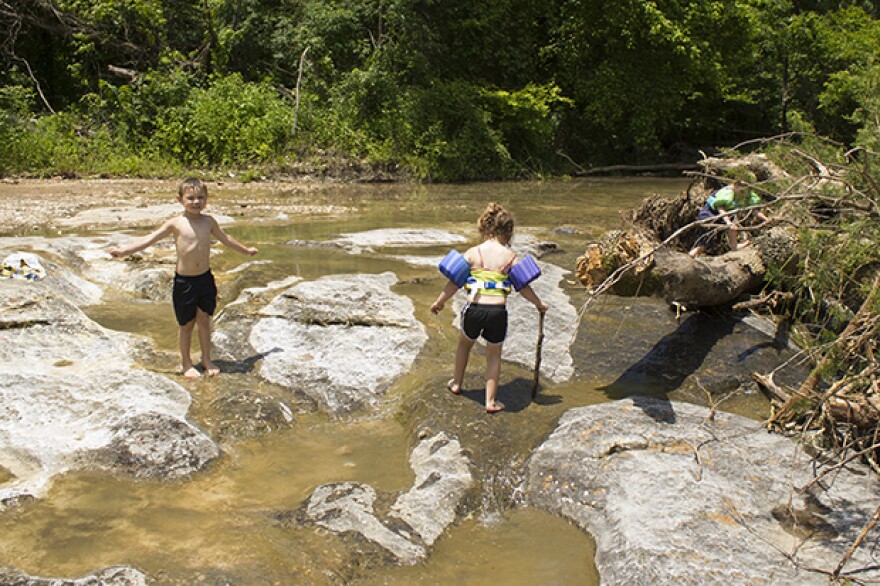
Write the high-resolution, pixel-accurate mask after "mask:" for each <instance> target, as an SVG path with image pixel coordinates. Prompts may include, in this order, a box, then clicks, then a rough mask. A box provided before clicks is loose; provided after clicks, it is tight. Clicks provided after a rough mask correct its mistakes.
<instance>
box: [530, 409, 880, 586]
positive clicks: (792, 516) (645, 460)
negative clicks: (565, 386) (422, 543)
mask: <svg viewBox="0 0 880 586" xmlns="http://www.w3.org/2000/svg"><path fill="white" fill-rule="evenodd" d="M812 478H813V475H812V474H811V459H810V458H809V457H808V456H807V455H805V454H803V453H801V451H800V450H799V449H798V448H797V446H796V445H795V444H794V443H793V442H792V441H791V440H789V439H788V438H785V437H783V436H779V435H774V434H770V433H768V432H767V431H766V430H765V429H764V428H763V426H762V425H761V424H760V423H759V422H756V421H752V420H749V419H745V418H743V417H739V416H736V415H731V414H727V413H716V414H714V416H711V417H710V413H709V410H708V409H705V408H702V407H697V406H694V405H690V404H687V403H670V402H668V401H663V400H660V399H654V398H650V397H634V398H632V399H627V400H622V401H618V402H615V403H607V404H601V405H593V406H589V407H581V408H576V409H572V410H570V411H568V412H567V413H566V414H565V415H564V416H563V417H562V419H561V420H560V421H559V425H558V426H557V428H556V430H555V431H554V432H553V433H552V435H551V436H550V437H549V438H548V439H547V441H546V442H544V444H543V445H541V447H540V448H538V449H537V450H536V451H535V452H534V454H533V455H532V456H531V458H530V460H529V463H528V474H527V479H526V484H525V492H526V498H527V499H528V501H529V502H530V503H531V504H533V505H534V506H537V507H540V508H543V509H546V510H548V511H550V512H553V513H556V514H558V515H561V516H564V517H566V518H568V519H570V520H572V521H573V522H575V523H576V524H577V525H578V526H579V527H581V528H582V529H584V530H586V531H589V532H590V533H591V534H592V535H593V536H594V538H595V540H596V548H597V549H596V565H597V568H598V570H599V572H600V574H601V577H602V581H603V582H607V583H609V584H649V583H676V584H719V585H721V584H723V585H727V584H774V585H776V584H791V585H793V586H794V585H798V586H802V585H805V584H817V585H818V584H827V583H828V577H827V576H826V575H824V574H821V573H818V572H810V571H808V570H807V568H811V567H812V568H822V569H826V570H831V569H833V568H834V567H835V566H836V565H837V563H838V562H839V561H840V559H841V558H842V557H843V555H844V554H845V553H846V551H847V549H848V548H849V546H850V544H851V543H852V542H853V540H854V539H855V537H856V535H858V533H859V531H860V530H861V529H862V527H863V526H864V525H865V523H866V522H867V521H868V519H870V518H871V515H872V514H873V512H874V511H875V509H876V508H877V506H878V504H880V487H878V482H877V480H876V478H874V476H873V474H871V473H870V472H868V471H864V470H860V469H858V468H857V467H852V468H846V469H843V470H841V471H840V472H839V473H836V474H834V475H833V478H832V477H829V478H827V481H826V482H823V483H821V484H820V485H817V486H816V487H814V488H812V489H810V490H807V491H805V492H799V491H798V489H799V488H800V487H804V486H806V485H807V484H808V483H809V482H810V480H811V479H812ZM826 489H827V490H826ZM877 537H878V530H877V529H875V530H874V532H873V533H872V535H871V536H869V540H871V541H873V540H876V538H877ZM794 562H796V563H794ZM865 566H872V568H873V569H868V570H866V571H865V572H863V573H860V574H858V577H859V578H860V579H870V580H876V579H877V578H880V570H877V569H876V566H875V565H874V564H873V562H872V560H871V559H870V552H864V551H861V550H859V551H857V552H856V554H855V555H854V557H853V559H852V560H851V561H850V563H849V564H848V565H847V566H846V569H845V571H846V570H852V569H855V568H864V567H865ZM844 573H845V572H844Z"/></svg>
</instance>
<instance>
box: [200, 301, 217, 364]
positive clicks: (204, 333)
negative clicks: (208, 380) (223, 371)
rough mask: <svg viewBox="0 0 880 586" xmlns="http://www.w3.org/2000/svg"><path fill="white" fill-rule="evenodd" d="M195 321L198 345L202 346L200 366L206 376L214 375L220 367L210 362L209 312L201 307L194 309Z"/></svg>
mask: <svg viewBox="0 0 880 586" xmlns="http://www.w3.org/2000/svg"><path fill="white" fill-rule="evenodd" d="M196 322H198V324H199V345H200V346H201V348H202V366H204V367H205V373H206V374H207V375H208V376H214V375H215V374H218V373H219V372H220V369H219V368H217V367H216V366H214V363H213V362H211V314H209V313H205V312H204V311H202V310H201V309H198V310H197V311H196Z"/></svg>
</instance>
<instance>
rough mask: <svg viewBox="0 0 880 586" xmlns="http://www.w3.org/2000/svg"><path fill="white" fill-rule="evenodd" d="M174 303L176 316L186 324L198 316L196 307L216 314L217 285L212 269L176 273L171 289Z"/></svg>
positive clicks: (182, 323)
mask: <svg viewBox="0 0 880 586" xmlns="http://www.w3.org/2000/svg"><path fill="white" fill-rule="evenodd" d="M171 300H172V301H173V303H174V316H175V317H176V318H177V323H178V324H180V325H182V326H183V325H186V324H188V323H189V322H191V321H192V320H194V319H195V318H196V309H197V308H198V309H201V310H202V311H204V312H205V313H207V314H208V315H214V310H215V309H217V285H216V283H214V275H212V274H211V271H210V270H209V271H207V272H205V273H202V274H201V275H196V276H195V277H190V276H185V275H177V274H175V275H174V288H173V289H172V290H171Z"/></svg>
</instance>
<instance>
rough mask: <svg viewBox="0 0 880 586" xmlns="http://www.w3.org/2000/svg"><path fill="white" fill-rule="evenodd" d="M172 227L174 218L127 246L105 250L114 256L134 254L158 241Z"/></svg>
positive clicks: (171, 229)
mask: <svg viewBox="0 0 880 586" xmlns="http://www.w3.org/2000/svg"><path fill="white" fill-rule="evenodd" d="M173 229H174V219H171V220H168V221H166V222H165V223H164V224H162V225H161V226H159V227H158V228H157V229H156V230H154V231H153V232H151V233H149V234H147V235H146V236H144V237H143V238H139V239H137V240H135V241H134V242H132V243H131V244H129V245H128V246H123V247H122V248H119V247H116V246H111V247H110V248H109V249H107V252H109V253H110V255H111V256H113V257H114V258H119V257H122V256H128V255H129V254H134V253H135V252H140V251H141V250H143V249H145V248H147V247H148V246H152V245H153V244H155V243H157V242H158V241H160V240H162V239H163V238H165V237H166V236H168V235H169V234H171V232H172V231H173Z"/></svg>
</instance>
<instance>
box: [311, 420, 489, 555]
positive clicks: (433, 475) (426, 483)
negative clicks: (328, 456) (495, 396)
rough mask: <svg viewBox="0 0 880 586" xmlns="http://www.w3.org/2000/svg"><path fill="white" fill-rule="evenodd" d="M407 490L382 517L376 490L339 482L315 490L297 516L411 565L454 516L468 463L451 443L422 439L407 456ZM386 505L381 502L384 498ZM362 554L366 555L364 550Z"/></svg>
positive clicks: (469, 480) (467, 479)
mask: <svg viewBox="0 0 880 586" xmlns="http://www.w3.org/2000/svg"><path fill="white" fill-rule="evenodd" d="M410 466H411V467H412V469H413V471H414V472H415V482H414V484H413V486H412V487H411V488H410V489H409V490H408V491H407V492H406V493H404V494H402V495H400V496H399V497H398V498H397V499H396V500H394V502H393V503H392V504H391V506H390V510H389V511H388V512H387V513H385V514H382V513H380V512H378V511H377V510H376V508H377V507H376V503H377V500H378V498H377V493H376V490H375V489H374V488H373V487H371V486H369V485H365V484H361V483H354V482H340V483H335V484H325V485H321V486H319V487H318V488H317V489H315V491H314V492H313V493H312V495H311V496H310V497H309V499H308V500H307V502H306V504H305V505H304V507H303V510H302V511H301V513H300V518H301V520H302V521H303V522H305V523H308V524H313V525H316V526H318V527H322V528H324V529H327V530H329V531H331V532H332V533H336V534H340V535H345V536H348V537H351V536H355V539H354V541H355V542H366V543H367V544H369V545H371V546H373V547H374V546H378V547H380V548H382V549H383V550H385V551H386V552H387V553H390V554H391V555H392V556H393V559H394V562H395V563H398V564H403V565H410V564H415V563H417V562H419V561H422V560H424V559H425V557H426V556H427V555H428V549H429V548H430V546H431V545H433V544H434V542H435V541H436V540H437V538H438V537H440V535H442V534H443V531H444V530H445V529H446V528H447V527H448V526H449V525H451V524H452V523H453V522H454V521H455V520H456V517H457V511H458V508H459V506H460V504H461V502H462V500H463V499H464V497H465V494H466V492H467V491H468V489H469V488H470V487H471V486H472V484H473V477H472V475H471V472H470V470H469V466H468V460H467V458H466V457H465V456H464V455H463V454H462V452H461V446H460V444H459V443H458V441H457V440H456V439H454V438H450V437H448V436H446V434H444V433H438V434H436V435H434V436H433V437H430V438H425V439H423V440H422V441H421V442H420V443H419V444H418V445H417V446H416V447H415V449H413V451H412V453H411V455H410ZM385 500H387V497H386V499H385ZM365 555H366V556H367V557H370V556H369V553H368V550H367V551H365Z"/></svg>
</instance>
